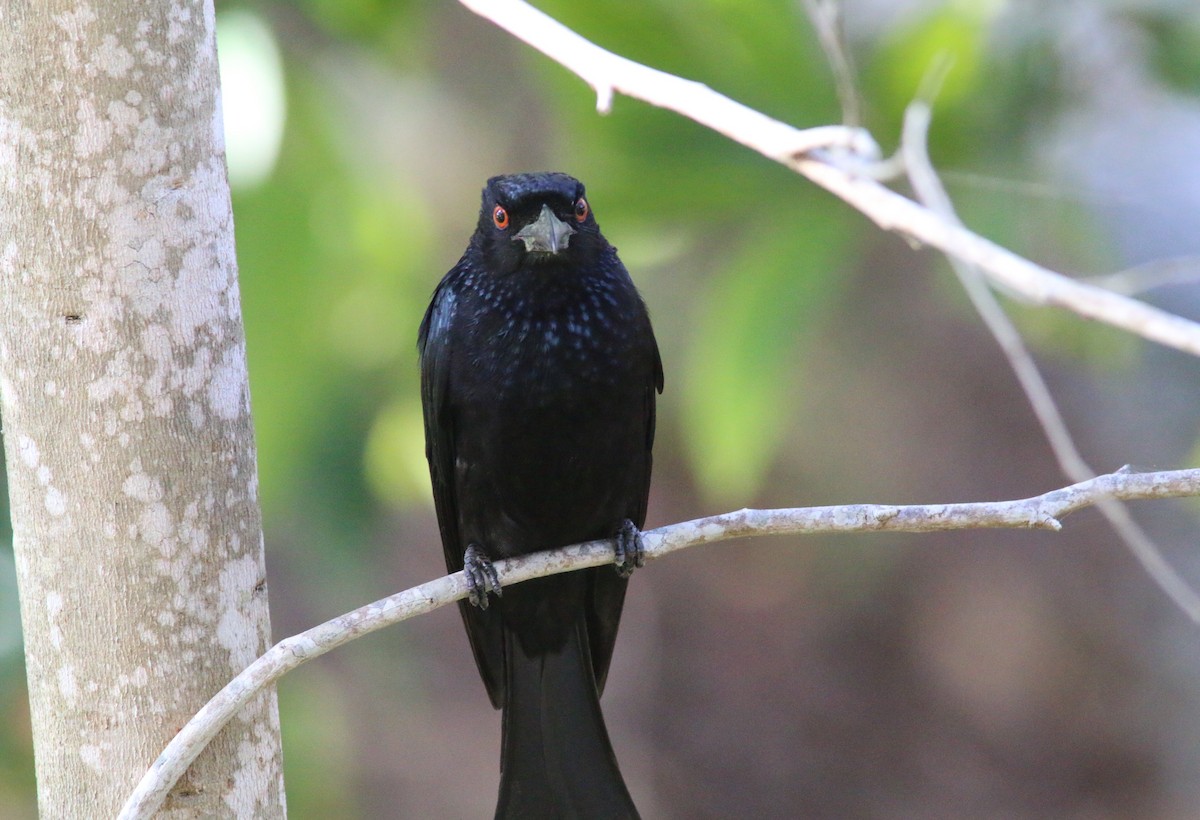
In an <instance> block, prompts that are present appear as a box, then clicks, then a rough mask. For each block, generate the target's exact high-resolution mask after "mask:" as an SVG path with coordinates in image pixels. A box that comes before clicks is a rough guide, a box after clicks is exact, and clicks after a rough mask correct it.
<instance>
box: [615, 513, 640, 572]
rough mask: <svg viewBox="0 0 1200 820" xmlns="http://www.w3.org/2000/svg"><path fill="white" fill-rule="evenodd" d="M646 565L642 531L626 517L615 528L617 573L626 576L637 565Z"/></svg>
mask: <svg viewBox="0 0 1200 820" xmlns="http://www.w3.org/2000/svg"><path fill="white" fill-rule="evenodd" d="M645 565H646V549H645V547H644V546H643V545H642V532H641V530H639V529H638V528H637V526H636V525H635V524H634V523H633V522H632V521H630V520H629V519H628V518H626V519H625V520H624V521H623V522H621V529H619V530H617V575H620V576H621V577H622V578H628V577H629V576H630V575H633V571H634V570H635V569H637V568H638V567H642V566H645Z"/></svg>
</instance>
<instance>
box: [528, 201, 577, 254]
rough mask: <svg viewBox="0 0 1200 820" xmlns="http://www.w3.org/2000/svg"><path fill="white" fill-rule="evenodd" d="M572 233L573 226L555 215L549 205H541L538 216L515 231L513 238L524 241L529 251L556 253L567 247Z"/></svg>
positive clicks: (573, 230) (573, 231)
mask: <svg viewBox="0 0 1200 820" xmlns="http://www.w3.org/2000/svg"><path fill="white" fill-rule="evenodd" d="M573 233H575V229H574V228H572V227H571V226H570V225H568V224H567V223H566V222H563V221H562V220H561V219H559V218H558V217H557V216H555V215H554V212H553V211H551V210H550V206H549V205H543V206H542V212H541V213H540V214H538V218H537V219H536V220H534V221H533V222H530V223H529V224H528V225H526V226H525V227H524V228H522V229H521V230H519V231H517V235H516V237H514V238H515V239H520V240H521V241H522V242H524V243H525V250H526V251H527V252H529V253H558V252H559V251H561V250H563V249H564V248H566V247H567V245H568V244H569V243H570V241H571V234H573Z"/></svg>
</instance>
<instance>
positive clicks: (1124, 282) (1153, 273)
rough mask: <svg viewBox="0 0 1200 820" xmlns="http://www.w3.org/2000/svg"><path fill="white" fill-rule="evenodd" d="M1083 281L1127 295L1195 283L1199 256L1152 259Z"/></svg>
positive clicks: (1198, 275)
mask: <svg viewBox="0 0 1200 820" xmlns="http://www.w3.org/2000/svg"><path fill="white" fill-rule="evenodd" d="M1084 281H1086V282H1087V283H1088V284H1091V285H1095V286H1096V287H1098V288H1106V289H1107V290H1111V291H1113V292H1114V293H1124V294H1126V295H1127V296H1132V295H1133V294H1135V293H1145V292H1146V291H1148V290H1154V289H1155V288H1162V287H1167V286H1170V285H1195V284H1196V283H1198V282H1200V256H1177V257H1174V258H1171V259H1155V260H1154V261H1152V262H1146V263H1143V264H1141V265H1135V266H1134V267H1132V268H1127V269H1125V270H1123V271H1117V272H1116V273H1110V274H1107V275H1104V276H1092V277H1090V278H1088V279H1085V280H1084Z"/></svg>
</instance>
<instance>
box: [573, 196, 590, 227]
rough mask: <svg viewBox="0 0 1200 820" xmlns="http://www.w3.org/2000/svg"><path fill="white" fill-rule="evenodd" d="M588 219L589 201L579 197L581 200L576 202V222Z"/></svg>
mask: <svg viewBox="0 0 1200 820" xmlns="http://www.w3.org/2000/svg"><path fill="white" fill-rule="evenodd" d="M587 217H588V204H587V200H586V199H584V198H583V197H579V199H577V200H575V221H576V222H582V221H583V220H585V219H587Z"/></svg>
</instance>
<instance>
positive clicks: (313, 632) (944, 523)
mask: <svg viewBox="0 0 1200 820" xmlns="http://www.w3.org/2000/svg"><path fill="white" fill-rule="evenodd" d="M1189 496H1200V468H1197V469H1189V470H1172V471H1167V472H1155V473H1135V472H1131V471H1130V470H1129V469H1128V468H1125V469H1122V470H1119V471H1117V472H1115V473H1109V474H1107V475H1102V476H1099V477H1097V478H1093V479H1090V480H1088V481H1084V482H1081V483H1079V484H1073V485H1071V486H1069V487H1064V488H1062V489H1059V490H1054V491H1052V492H1048V493H1045V494H1043V495H1038V496H1034V497H1032V498H1024V499H1020V500H1017V501H990V502H989V501H984V502H970V503H961V504H919V505H886V504H849V505H843V506H836V507H797V508H790V509H779V510H748V509H747V510H737V511H735V512H730V513H725V514H724V515H714V516H710V517H708V518H698V519H696V520H694V521H687V522H684V523H682V524H672V525H671V526H667V527H661V528H659V529H655V530H647V531H646V532H644V533H643V534H642V538H643V543H644V546H645V550H646V560H647V561H650V560H654V559H656V558H661V557H662V556H664V555H667V554H669V553H672V552H676V551H677V550H681V549H685V548H687V547H695V546H699V545H701V544H712V543H714V542H717V541H725V540H728V539H731V538H743V537H748V536H756V535H816V534H823V533H850V532H937V531H941V530H958V529H983V528H1007V529H1044V530H1052V531H1057V530H1060V529H1061V528H1062V522H1061V521H1060V520H1059V519H1061V518H1062V517H1063V516H1065V515H1067V514H1068V513H1072V512H1075V511H1076V510H1079V509H1082V508H1084V507H1089V506H1094V505H1096V504H1098V503H1100V502H1101V501H1102V500H1105V499H1110V498H1119V499H1122V500H1125V501H1132V500H1139V499H1155V498H1182V497H1189ZM613 559H614V545H613V542H612V541H591V542H588V543H585V544H575V545H573V546H570V547H564V548H562V549H557V550H550V551H548V552H539V553H535V554H533V555H525V556H522V557H520V558H510V559H507V560H504V561H497V562H496V565H495V566H496V572H497V573H498V575H499V577H500V583H501V584H502V585H503V586H509V585H511V584H516V583H520V582H522V581H528V580H530V579H532V578H540V577H543V576H546V575H555V574H557V573H560V572H569V571H571V570H576V569H585V568H587V567H598V566H603V565H604V564H611V563H612V562H613ZM466 596H467V586H466V581H465V580H464V579H463V574H462V573H461V572H457V573H454V574H453V575H447V576H445V577H442V578H438V579H437V580H434V581H429V582H428V583H424V584H421V585H420V586H416V587H413V588H411V589H407V590H405V591H403V592H398V593H396V594H395V595H392V596H389V597H387V598H384V599H382V600H379V601H375V602H374V603H372V604H367V605H366V606H364V607H360V608H358V609H356V610H354V611H353V612H347V613H346V614H345V615H340V616H338V617H337V618H334V619H333V620H330V621H326V622H325V623H323V624H321V625H320V626H315V627H313V628H312V629H309V630H307V631H306V632H301V633H300V634H299V635H293V636H292V637H290V638H285V639H283V640H282V641H280V642H279V643H277V644H275V646H273V647H272V648H271V649H270V650H268V651H267V652H266V654H264V655H263V656H262V657H260V658H259V659H258V660H256V661H255V662H254V663H252V664H250V666H248V667H247V668H246V669H245V671H243V672H242V673H241V674H240V675H238V676H237V677H236V678H234V679H233V680H232V681H230V682H229V683H228V684H227V685H226V686H225V688H224V689H222V690H221V691H220V692H218V693H217V694H216V695H214V696H213V698H212V700H210V701H209V702H208V703H207V704H205V706H204V708H203V709H201V710H200V712H198V713H197V714H196V716H195V717H194V718H192V719H191V720H190V721H189V722H188V724H187V725H186V726H184V727H183V729H181V730H180V732H179V734H177V735H176V736H175V738H174V739H173V740H172V741H171V742H170V744H169V745H168V746H167V747H166V748H165V749H164V750H163V752H162V754H161V755H159V757H158V760H156V761H155V762H154V765H153V766H151V768H150V770H149V771H147V772H146V774H145V775H144V776H143V777H142V780H141V782H140V783H138V786H137V788H136V789H135V790H134V792H133V794H132V795H131V796H130V797H129V800H128V801H127V802H126V804H125V806H124V808H123V809H122V810H121V814H120V818H121V820H143V819H144V818H149V817H151V816H152V815H153V814H154V812H156V811H157V810H158V807H159V806H160V805H161V804H162V801H163V799H164V798H165V797H166V794H167V792H168V791H170V789H171V787H172V786H173V785H174V784H175V782H176V781H177V780H178V779H179V777H180V776H181V775H182V774H183V772H184V771H185V770H186V769H187V767H188V766H189V765H191V763H192V761H193V760H195V759H196V756H197V755H199V754H200V752H201V751H202V750H203V749H204V747H205V746H206V745H207V744H208V742H209V741H210V740H212V738H213V737H214V736H215V735H216V734H217V732H218V731H220V729H221V727H222V726H224V725H225V724H226V723H227V722H228V721H229V720H231V719H232V718H233V716H234V715H236V714H237V712H238V710H240V709H241V708H242V707H243V706H245V705H246V704H247V703H248V702H250V700H251V699H252V698H253V697H254V696H255V695H256V694H257V693H258V692H260V691H262V690H263V689H264V688H265V687H268V686H270V685H271V684H273V683H274V682H275V681H277V680H278V679H279V678H280V677H282V676H283V675H284V674H285V673H287V672H290V671H291V670H293V669H295V668H296V667H298V666H300V665H301V664H303V663H305V662H307V661H310V660H312V659H313V658H317V657H320V656H321V655H324V654H325V653H326V652H329V651H330V650H332V649H336V648H337V647H339V646H341V645H342V644H345V643H348V642H349V641H352V640H354V639H355V638H360V637H362V636H363V635H367V634H369V633H371V632H374V631H376V630H377V629H382V628H383V627H385V626H391V625H392V624H396V623H399V622H401V621H405V620H408V619H409V618H412V617H415V616H417V615H423V614H425V613H426V612H431V611H432V610H434V609H437V608H438V607H442V606H445V605H446V604H450V603H453V602H455V601H458V600H461V599H463V598H465V597H466Z"/></svg>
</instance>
